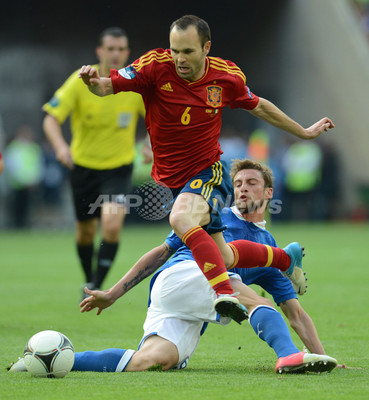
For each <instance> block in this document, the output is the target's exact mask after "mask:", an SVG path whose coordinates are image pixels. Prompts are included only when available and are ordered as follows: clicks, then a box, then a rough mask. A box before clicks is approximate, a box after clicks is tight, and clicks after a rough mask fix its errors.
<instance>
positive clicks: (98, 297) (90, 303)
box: [79, 287, 115, 315]
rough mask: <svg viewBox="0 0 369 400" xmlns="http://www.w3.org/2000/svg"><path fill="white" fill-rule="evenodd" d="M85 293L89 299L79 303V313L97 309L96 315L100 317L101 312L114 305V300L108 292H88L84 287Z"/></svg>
mask: <svg viewBox="0 0 369 400" xmlns="http://www.w3.org/2000/svg"><path fill="white" fill-rule="evenodd" d="M85 293H86V294H88V295H89V296H90V297H87V298H86V299H84V300H82V301H81V303H80V305H79V306H80V308H81V312H88V311H91V310H93V309H94V308H97V309H98V310H97V312H96V315H100V314H101V312H102V310H104V309H105V308H108V307H110V306H111V305H112V304H113V303H114V301H115V300H114V299H112V298H111V296H110V295H109V291H108V290H104V291H102V290H90V289H88V288H87V287H85Z"/></svg>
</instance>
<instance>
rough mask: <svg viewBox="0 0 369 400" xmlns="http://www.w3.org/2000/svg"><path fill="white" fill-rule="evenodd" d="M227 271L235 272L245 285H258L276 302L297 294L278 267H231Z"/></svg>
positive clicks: (292, 297) (293, 297)
mask: <svg viewBox="0 0 369 400" xmlns="http://www.w3.org/2000/svg"><path fill="white" fill-rule="evenodd" d="M229 272H235V273H236V274H239V275H240V276H241V279H242V282H243V283H244V284H245V285H251V284H255V285H259V286H261V287H262V288H263V289H264V290H265V291H266V292H268V293H269V294H271V295H272V296H273V300H274V302H275V303H276V304H279V303H281V302H283V301H287V300H290V299H297V294H296V292H295V290H294V288H293V286H292V283H291V281H290V280H289V279H288V278H286V277H285V276H283V275H282V274H281V272H280V271H279V269H276V268H272V267H258V268H233V269H230V270H229Z"/></svg>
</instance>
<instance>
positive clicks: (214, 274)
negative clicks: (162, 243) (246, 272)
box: [182, 226, 233, 294]
mask: <svg viewBox="0 0 369 400" xmlns="http://www.w3.org/2000/svg"><path fill="white" fill-rule="evenodd" d="M182 242H183V243H184V244H185V245H186V246H187V247H189V248H190V249H191V251H192V255H193V258H194V259H195V261H196V263H197V265H198V266H199V267H200V269H201V271H202V272H203V274H204V275H205V277H206V279H207V280H208V281H209V283H210V285H211V287H212V288H213V289H214V290H215V292H216V293H217V294H231V293H233V289H232V286H231V282H230V280H229V277H228V274H227V268H226V267H225V265H224V261H223V258H222V255H221V253H220V250H219V249H218V246H217V245H216V243H215V242H214V240H213V239H212V238H211V237H210V236H209V234H208V233H207V232H206V231H204V229H202V228H201V226H195V227H194V228H192V229H190V230H189V231H187V232H186V233H185V234H184V235H183V236H182Z"/></svg>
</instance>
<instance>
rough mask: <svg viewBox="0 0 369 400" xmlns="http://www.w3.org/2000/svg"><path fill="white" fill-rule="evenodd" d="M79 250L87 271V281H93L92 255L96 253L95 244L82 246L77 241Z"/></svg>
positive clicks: (84, 268)
mask: <svg viewBox="0 0 369 400" xmlns="http://www.w3.org/2000/svg"><path fill="white" fill-rule="evenodd" d="M77 252H78V256H79V260H80V262H81V265H82V268H83V271H84V273H85V277H86V282H92V256H93V254H94V245H93V244H90V245H87V246H82V245H80V244H78V243H77Z"/></svg>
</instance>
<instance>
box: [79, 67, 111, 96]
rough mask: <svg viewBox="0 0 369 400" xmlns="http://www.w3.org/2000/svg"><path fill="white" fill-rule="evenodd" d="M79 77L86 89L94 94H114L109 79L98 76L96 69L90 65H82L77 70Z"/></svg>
mask: <svg viewBox="0 0 369 400" xmlns="http://www.w3.org/2000/svg"><path fill="white" fill-rule="evenodd" d="M79 77H80V78H81V79H82V80H83V82H84V83H85V84H86V85H87V87H88V90H89V91H90V92H91V93H93V94H96V96H100V97H103V96H108V95H109V94H114V90H113V84H112V82H111V79H110V78H103V77H100V75H99V73H98V72H97V69H96V68H94V67H91V65H83V66H82V68H81V69H80V71H79Z"/></svg>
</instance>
